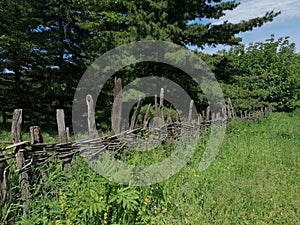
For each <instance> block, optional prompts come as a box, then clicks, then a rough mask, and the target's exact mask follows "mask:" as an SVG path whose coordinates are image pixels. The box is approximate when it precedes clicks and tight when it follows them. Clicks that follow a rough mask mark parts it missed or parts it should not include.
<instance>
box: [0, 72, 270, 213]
mask: <svg viewBox="0 0 300 225" xmlns="http://www.w3.org/2000/svg"><path fill="white" fill-rule="evenodd" d="M121 91H122V81H121V79H120V78H119V79H115V90H114V95H115V100H114V101H115V104H114V105H113V109H112V124H111V127H112V132H111V134H110V135H106V136H103V135H102V134H101V132H99V131H98V130H96V122H95V116H94V111H93V104H94V103H93V99H92V96H91V95H87V96H86V103H87V112H88V117H87V123H88V132H89V135H88V138H87V139H86V140H84V141H75V142H72V141H70V131H69V128H68V127H66V125H65V120H64V110H62V109H57V111H56V121H57V129H58V136H59V142H58V143H44V142H43V135H42V132H41V129H40V127H39V126H31V127H30V130H29V132H30V137H31V140H27V141H23V140H22V135H21V124H22V116H23V115H22V109H15V110H14V113H13V118H12V125H11V135H12V142H0V144H1V145H0V146H4V147H1V148H0V205H1V204H4V203H5V202H8V201H9V199H10V198H11V197H10V190H9V188H8V187H9V180H8V173H9V170H10V168H11V165H13V164H15V165H16V168H17V169H16V170H15V171H12V172H15V173H18V174H19V185H20V190H21V197H22V199H24V211H27V210H28V207H29V199H30V185H29V184H30V170H31V169H32V167H38V166H42V165H45V164H47V163H48V162H50V161H51V160H52V159H54V158H58V159H60V160H61V161H62V169H63V170H64V171H67V170H68V169H69V167H70V166H72V165H73V164H75V157H74V156H76V155H80V156H84V157H87V158H93V157H95V156H96V157H99V154H100V153H101V152H103V151H113V152H115V153H119V154H121V153H122V150H123V149H124V148H129V149H130V148H133V147H134V146H136V144H137V143H136V137H137V135H139V137H142V138H143V137H144V138H143V145H144V146H146V145H149V146H156V144H157V143H161V141H162V140H167V139H172V140H175V139H176V138H178V137H180V134H181V133H182V132H183V130H184V131H188V132H189V133H190V134H191V135H192V134H193V133H195V132H196V131H200V132H201V130H203V129H206V128H207V127H208V126H210V125H211V124H223V123H225V122H227V121H228V120H230V119H232V118H234V117H237V115H236V113H235V111H234V108H233V106H232V103H231V101H230V99H228V101H227V103H226V105H225V106H223V108H222V110H221V112H219V113H217V114H215V113H212V112H211V110H210V107H209V106H208V107H207V109H206V110H203V111H202V113H201V114H199V115H197V121H195V119H193V118H192V108H193V104H194V102H193V100H192V101H191V102H190V105H189V109H188V110H189V113H188V118H186V119H185V121H179V115H178V116H177V119H176V121H173V120H172V118H171V116H170V115H168V116H167V118H165V116H164V115H163V108H164V105H163V102H164V101H163V100H164V89H161V92H160V97H159V100H160V101H159V103H157V102H158V101H157V97H156V96H155V104H154V106H153V107H154V109H155V118H161V119H160V120H157V122H156V123H154V124H153V125H152V126H149V122H150V120H151V116H150V110H151V105H150V104H149V105H148V107H147V111H146V113H145V115H143V123H142V124H141V126H140V127H138V116H139V114H140V111H141V107H142V98H141V97H140V98H139V100H138V103H137V106H136V108H135V111H134V112H133V115H132V118H131V122H130V124H129V128H128V130H126V131H123V132H121V128H120V124H121V104H122V95H120V92H121ZM270 112H271V110H270V108H267V107H266V108H261V109H260V110H258V111H257V112H255V113H248V112H244V113H243V114H242V115H240V118H242V119H246V120H253V121H257V120H259V119H260V118H262V117H266V116H267V115H268V114H269V113H270ZM149 133H151V134H153V136H154V138H151V139H150V138H147V137H148V136H147V135H148V134H149ZM149 142H151V143H149ZM100 157H101V156H100Z"/></svg>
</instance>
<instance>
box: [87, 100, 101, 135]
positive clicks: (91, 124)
mask: <svg viewBox="0 0 300 225" xmlns="http://www.w3.org/2000/svg"><path fill="white" fill-rule="evenodd" d="M86 104H87V108H88V129H89V139H94V138H98V137H99V135H98V132H97V129H96V121H95V111H94V108H93V107H94V101H93V98H92V96H91V95H87V96H86Z"/></svg>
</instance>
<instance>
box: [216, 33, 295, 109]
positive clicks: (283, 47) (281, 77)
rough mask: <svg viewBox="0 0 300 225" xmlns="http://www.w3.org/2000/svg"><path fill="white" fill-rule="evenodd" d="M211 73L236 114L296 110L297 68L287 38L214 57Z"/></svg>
mask: <svg viewBox="0 0 300 225" xmlns="http://www.w3.org/2000/svg"><path fill="white" fill-rule="evenodd" d="M214 60H215V61H214V62H213V63H214V66H215V68H214V71H215V73H216V74H217V77H218V78H219V79H220V80H221V81H222V83H223V84H222V88H223V91H224V93H225V95H227V96H230V97H231V98H232V100H233V103H234V106H235V107H236V109H237V110H238V111H239V110H241V111H243V110H252V108H253V107H262V106H266V105H270V106H272V108H273V109H274V110H277V111H292V110H294V109H295V108H297V107H299V90H300V79H299V77H300V74H299V71H300V64H299V55H298V54H296V53H295V44H293V43H290V42H289V39H288V37H286V38H279V39H278V40H275V38H274V36H273V35H272V36H271V38H270V39H267V40H266V41H265V42H263V43H262V42H258V43H254V44H251V45H250V46H248V47H245V46H243V45H240V46H236V47H233V48H231V49H230V50H229V51H228V52H225V51H223V52H221V53H220V55H218V56H216V57H215V59H214Z"/></svg>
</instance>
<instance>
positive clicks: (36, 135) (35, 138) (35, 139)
mask: <svg viewBox="0 0 300 225" xmlns="http://www.w3.org/2000/svg"><path fill="white" fill-rule="evenodd" d="M29 130H30V137H31V144H36V143H43V142H44V140H43V136H42V132H41V129H40V127H39V126H31V127H30V128H29Z"/></svg>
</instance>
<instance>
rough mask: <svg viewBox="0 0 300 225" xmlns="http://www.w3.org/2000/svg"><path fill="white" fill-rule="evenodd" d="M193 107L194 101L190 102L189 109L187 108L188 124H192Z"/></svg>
mask: <svg viewBox="0 0 300 225" xmlns="http://www.w3.org/2000/svg"><path fill="white" fill-rule="evenodd" d="M193 106H194V100H191V101H190V107H189V115H188V120H187V122H188V123H192V114H193Z"/></svg>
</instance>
